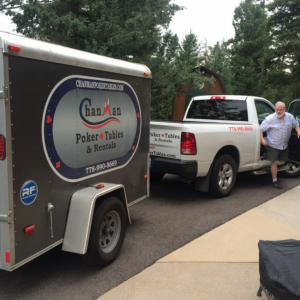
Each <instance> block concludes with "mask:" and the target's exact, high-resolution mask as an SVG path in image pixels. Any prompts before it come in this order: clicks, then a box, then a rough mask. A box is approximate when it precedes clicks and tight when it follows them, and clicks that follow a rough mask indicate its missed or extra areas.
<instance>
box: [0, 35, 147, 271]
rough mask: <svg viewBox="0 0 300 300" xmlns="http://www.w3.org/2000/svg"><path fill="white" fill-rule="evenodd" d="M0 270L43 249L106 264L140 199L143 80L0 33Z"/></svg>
mask: <svg viewBox="0 0 300 300" xmlns="http://www.w3.org/2000/svg"><path fill="white" fill-rule="evenodd" d="M0 50H1V51H0V269H3V270H8V271H12V270H14V269H16V268H18V267H19V266H21V265H23V264H25V263H26V262H28V261H30V260H32V259H34V258H35V257H37V256H39V255H41V254H42V253H44V252H46V251H48V250H50V249H51V248H53V247H55V246H58V245H60V244H62V250H64V251H69V252H73V253H78V254H81V255H84V257H85V259H86V260H87V261H88V262H89V263H92V264H95V265H98V266H105V265H107V264H108V263H110V262H111V261H113V260H114V259H115V258H116V256H117V255H118V253H119V251H120V248H121V246H122V243H123V239H124V236H125V230H126V223H127V222H130V215H129V206H130V205H132V204H133V203H136V202H138V201H140V200H142V199H145V198H146V197H148V196H149V178H148V173H149V154H148V151H149V120H150V88H151V72H150V70H149V69H148V68H147V67H146V66H144V65H141V64H135V63H130V62H126V61H122V60H117V59H113V58H108V57H104V56H99V55H96V54H91V53H87V52H83V51H79V50H74V49H70V48H66V47H61V46H58V45H54V44H50V43H45V42H41V41H37V40H34V39H28V38H25V37H21V36H18V35H14V34H9V33H5V32H0Z"/></svg>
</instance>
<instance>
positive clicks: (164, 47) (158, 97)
mask: <svg viewBox="0 0 300 300" xmlns="http://www.w3.org/2000/svg"><path fill="white" fill-rule="evenodd" d="M199 63H200V47H199V43H198V41H197V37H196V36H195V35H194V34H188V35H186V36H185V38H184V40H183V42H182V44H180V43H179V40H178V37H177V35H176V34H173V33H172V32H170V31H168V32H166V34H165V35H164V36H163V37H162V40H161V43H160V46H159V47H158V50H157V52H156V54H155V55H153V56H152V57H151V59H150V61H149V64H148V65H149V66H150V68H151V69H152V71H153V83H152V105H151V110H152V111H151V117H152V119H166V118H168V117H169V116H170V114H171V112H172V101H173V99H174V96H175V95H176V93H178V91H179V90H180V89H181V88H182V87H183V86H185V85H188V86H199V85H200V84H201V83H203V82H204V81H207V78H205V77H204V76H203V75H202V74H201V73H200V72H199V71H198V70H195V67H196V66H198V65H199Z"/></svg>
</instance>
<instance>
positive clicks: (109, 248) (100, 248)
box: [84, 197, 126, 267]
mask: <svg viewBox="0 0 300 300" xmlns="http://www.w3.org/2000/svg"><path fill="white" fill-rule="evenodd" d="M125 231H126V211H125V208H124V205H123V204H122V202H121V201H120V200H119V199H118V198H116V197H109V198H107V199H105V200H104V201H103V202H102V203H101V204H100V205H99V206H98V207H97V208H96V210H95V213H94V216H93V221H92V227H91V232H90V238H89V244H88V250H87V253H86V254H85V255H84V259H85V261H86V262H87V263H88V264H90V265H94V266H98V267H104V266H106V265H108V264H110V263H111V262H112V261H114V260H115V258H116V257H117V256H118V254H119V252H120V250H121V247H122V244H123V240H124V237H125Z"/></svg>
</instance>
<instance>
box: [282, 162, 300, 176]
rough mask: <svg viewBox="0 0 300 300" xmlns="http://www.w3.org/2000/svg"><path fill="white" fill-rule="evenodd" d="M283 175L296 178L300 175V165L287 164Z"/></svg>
mask: <svg viewBox="0 0 300 300" xmlns="http://www.w3.org/2000/svg"><path fill="white" fill-rule="evenodd" d="M282 173H283V175H284V176H285V177H288V178H296V177H298V176H299V175H300V166H296V165H294V164H292V163H288V164H287V168H286V171H282Z"/></svg>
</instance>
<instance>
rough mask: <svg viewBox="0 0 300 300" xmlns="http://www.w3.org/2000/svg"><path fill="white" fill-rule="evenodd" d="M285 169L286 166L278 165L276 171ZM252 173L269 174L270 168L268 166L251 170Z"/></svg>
mask: <svg viewBox="0 0 300 300" xmlns="http://www.w3.org/2000/svg"><path fill="white" fill-rule="evenodd" d="M286 170H287V166H286V165H284V166H280V167H278V169H277V172H281V171H286ZM252 173H253V174H254V175H263V174H270V173H271V169H270V168H264V169H261V170H256V171H253V172H252Z"/></svg>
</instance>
